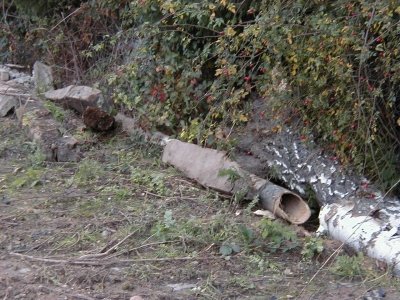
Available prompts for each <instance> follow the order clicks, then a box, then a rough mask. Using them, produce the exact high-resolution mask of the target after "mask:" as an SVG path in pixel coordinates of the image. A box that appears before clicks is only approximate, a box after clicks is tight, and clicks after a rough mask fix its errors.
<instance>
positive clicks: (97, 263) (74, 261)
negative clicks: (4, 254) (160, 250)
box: [9, 252, 219, 267]
mask: <svg viewBox="0 0 400 300" xmlns="http://www.w3.org/2000/svg"><path fill="white" fill-rule="evenodd" d="M9 255H11V256H15V257H19V258H22V259H27V260H30V261H36V262H42V263H47V264H59V265H74V266H94V267H95V266H109V265H123V264H132V263H146V262H169V261H187V260H210V259H219V257H162V258H140V259H120V260H104V259H93V260H92V259H90V260H78V259H52V258H43V257H35V256H30V255H25V254H21V253H15V252H10V253H9Z"/></svg>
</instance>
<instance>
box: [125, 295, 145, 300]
mask: <svg viewBox="0 0 400 300" xmlns="http://www.w3.org/2000/svg"><path fill="white" fill-rule="evenodd" d="M129 300H144V299H143V297H141V296H133V297H130V298H129Z"/></svg>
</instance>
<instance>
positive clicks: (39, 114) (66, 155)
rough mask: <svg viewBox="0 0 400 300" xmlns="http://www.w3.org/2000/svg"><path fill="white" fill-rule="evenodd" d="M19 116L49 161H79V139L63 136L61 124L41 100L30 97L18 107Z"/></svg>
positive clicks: (80, 155) (23, 125)
mask: <svg viewBox="0 0 400 300" xmlns="http://www.w3.org/2000/svg"><path fill="white" fill-rule="evenodd" d="M16 112H17V118H18V120H19V121H20V123H21V124H22V127H23V128H24V129H25V130H26V132H27V133H28V135H29V136H30V138H31V139H32V140H33V141H34V142H35V143H36V144H37V145H38V146H39V147H40V149H41V151H42V153H43V154H44V156H45V158H46V160H48V161H60V162H65V161H79V160H80V159H81V157H82V154H81V151H80V149H79V144H78V141H77V140H75V139H74V138H73V137H70V136H62V135H61V133H60V128H61V124H60V123H58V122H57V121H56V120H55V119H54V118H53V116H52V115H51V113H50V112H49V111H48V110H47V109H46V108H45V107H44V105H43V103H42V102H41V101H39V100H35V99H30V100H29V101H27V102H26V103H25V105H23V106H21V107H20V108H18V109H17V111H16Z"/></svg>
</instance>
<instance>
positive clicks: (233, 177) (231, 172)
mask: <svg viewBox="0 0 400 300" xmlns="http://www.w3.org/2000/svg"><path fill="white" fill-rule="evenodd" d="M218 176H220V177H224V176H226V177H228V180H229V181H230V182H231V183H235V182H236V181H237V180H239V179H240V178H241V176H240V174H239V173H238V172H237V170H235V169H221V170H219V172H218Z"/></svg>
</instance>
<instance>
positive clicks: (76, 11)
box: [50, 6, 83, 32]
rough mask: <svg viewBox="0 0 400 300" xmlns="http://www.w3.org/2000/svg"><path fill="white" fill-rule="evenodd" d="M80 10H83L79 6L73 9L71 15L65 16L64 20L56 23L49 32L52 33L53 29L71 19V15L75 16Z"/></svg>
mask: <svg viewBox="0 0 400 300" xmlns="http://www.w3.org/2000/svg"><path fill="white" fill-rule="evenodd" d="M82 8H83V6H80V7H78V8H77V9H75V10H74V11H73V12H72V13H70V14H69V15H67V16H66V17H65V18H63V19H62V20H61V21H60V22H58V23H57V24H56V25H54V26H53V27H52V28H51V29H50V32H51V31H53V30H54V29H56V28H57V27H58V26H59V25H60V24H61V23H63V22H65V21H66V20H67V19H69V18H71V17H72V16H73V15H76V14H77V13H78V12H79V11H80V10H81V9H82Z"/></svg>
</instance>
